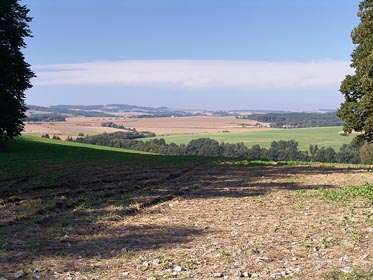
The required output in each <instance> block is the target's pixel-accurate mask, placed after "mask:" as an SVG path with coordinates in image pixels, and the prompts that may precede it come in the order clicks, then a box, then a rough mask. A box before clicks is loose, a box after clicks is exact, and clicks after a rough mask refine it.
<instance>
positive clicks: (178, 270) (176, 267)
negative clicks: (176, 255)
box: [174, 265, 182, 272]
mask: <svg viewBox="0 0 373 280" xmlns="http://www.w3.org/2000/svg"><path fill="white" fill-rule="evenodd" d="M181 270H182V269H181V266H178V265H177V266H175V267H174V271H176V272H180V271H181Z"/></svg>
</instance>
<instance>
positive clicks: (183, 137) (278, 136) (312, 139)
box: [157, 127, 354, 150]
mask: <svg viewBox="0 0 373 280" xmlns="http://www.w3.org/2000/svg"><path fill="white" fill-rule="evenodd" d="M340 131H342V127H315V128H294V129H277V130H265V129H263V130H253V131H247V132H228V133H222V132H219V133H199V134H175V135H168V136H159V137H157V138H164V139H165V140H166V142H167V143H171V142H173V143H176V144H187V143H189V141H191V140H193V139H198V138H212V139H215V140H217V141H219V142H226V143H237V142H243V143H245V144H246V145H247V146H248V147H251V146H253V145H255V144H259V145H260V146H262V147H267V148H268V147H269V146H270V144H271V142H272V141H279V140H290V139H294V140H296V141H297V142H298V143H299V148H300V149H301V150H308V148H309V146H310V145H311V144H312V145H315V144H316V145H318V146H319V147H322V146H325V147H329V146H330V147H332V148H334V149H335V150H338V149H339V148H340V147H341V146H342V145H343V144H348V143H350V142H351V141H352V139H353V138H354V136H351V135H350V136H341V135H340V134H339V132H340Z"/></svg>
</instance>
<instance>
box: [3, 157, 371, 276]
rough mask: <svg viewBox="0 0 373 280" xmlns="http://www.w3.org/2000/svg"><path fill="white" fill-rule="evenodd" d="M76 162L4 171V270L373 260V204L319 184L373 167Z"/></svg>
mask: <svg viewBox="0 0 373 280" xmlns="http://www.w3.org/2000/svg"><path fill="white" fill-rule="evenodd" d="M66 168H69V169H71V166H64V165H59V166H53V167H51V168H50V169H47V170H42V171H40V176H33V177H22V176H18V177H13V178H8V179H1V180H0V191H1V196H0V198H1V199H0V214H1V215H0V236H1V239H0V241H1V247H0V278H1V276H2V277H5V278H6V279H15V278H16V276H17V277H18V276H20V275H21V276H20V277H19V279H169V278H177V279H190V278H192V279H210V278H224V277H225V278H224V279H239V278H242V277H247V278H248V277H249V276H250V277H251V278H253V279H255V278H258V279H279V278H287V279H320V278H321V277H322V275H323V273H325V272H326V271H328V270H340V269H347V270H348V269H352V270H355V269H363V270H368V269H371V268H372V261H373V255H372V252H373V242H372V241H373V221H372V214H373V208H372V205H371V204H369V203H367V202H366V201H365V200H364V199H363V198H358V199H354V200H350V201H328V200H324V199H323V198H322V196H321V195H320V191H319V189H320V188H330V189H332V188H340V187H341V186H350V185H362V184H365V183H372V182H373V172H370V171H369V170H365V169H353V168H338V167H325V166H320V167H317V166H278V165H271V166H256V167H247V166H238V165H229V164H207V163H206V162H200V163H193V164H190V165H172V166H170V165H164V166H143V165H141V164H129V163H117V164H116V165H115V166H113V165H112V163H110V162H92V163H89V164H79V165H76V166H74V168H75V170H76V172H70V173H69V174H65V175H64V173H63V172H64V170H66ZM46 174H47V175H48V176H46ZM17 272H18V275H17Z"/></svg>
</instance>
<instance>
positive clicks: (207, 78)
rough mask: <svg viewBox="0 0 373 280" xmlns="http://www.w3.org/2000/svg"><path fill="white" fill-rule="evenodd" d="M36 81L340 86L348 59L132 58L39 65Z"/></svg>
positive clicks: (163, 84) (89, 83)
mask: <svg viewBox="0 0 373 280" xmlns="http://www.w3.org/2000/svg"><path fill="white" fill-rule="evenodd" d="M34 71H35V72H36V73H37V76H38V77H37V78H36V79H35V80H34V84H35V85H40V86H41V85H99V84H106V85H124V86H125V85H127V86H158V87H175V88H180V87H182V88H197V89H200V88H219V87H239V88H249V89H279V88H283V89H287V88H290V89H297V88H309V87H317V88H319V87H320V88H329V87H330V88H331V87H334V88H338V87H339V84H340V82H341V81H342V80H343V79H344V76H345V75H346V74H348V73H351V72H352V70H351V68H350V67H349V62H347V61H332V60H326V61H311V62H293V61H289V62H262V61H230V60H213V61H211V60H206V61H205V60H128V61H102V62H89V63H79V64H55V65H36V66H35V67H34Z"/></svg>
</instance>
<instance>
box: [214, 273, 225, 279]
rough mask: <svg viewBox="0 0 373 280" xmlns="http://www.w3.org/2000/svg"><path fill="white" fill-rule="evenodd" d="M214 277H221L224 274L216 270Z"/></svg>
mask: <svg viewBox="0 0 373 280" xmlns="http://www.w3.org/2000/svg"><path fill="white" fill-rule="evenodd" d="M213 276H214V278H223V277H224V274H223V273H220V272H217V273H214V275H213Z"/></svg>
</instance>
